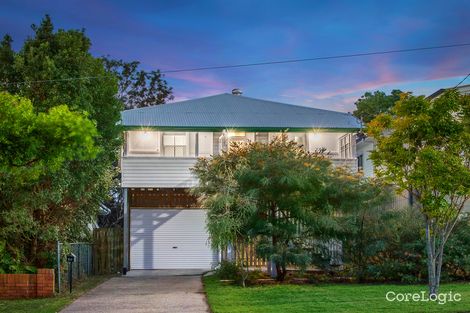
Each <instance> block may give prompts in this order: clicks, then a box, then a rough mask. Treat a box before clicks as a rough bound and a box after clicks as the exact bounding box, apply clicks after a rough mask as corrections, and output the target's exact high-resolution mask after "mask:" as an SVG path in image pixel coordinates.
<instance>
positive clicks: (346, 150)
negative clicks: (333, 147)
mask: <svg viewBox="0 0 470 313" xmlns="http://www.w3.org/2000/svg"><path fill="white" fill-rule="evenodd" d="M351 137H352V135H351V134H346V135H344V136H341V137H339V153H340V158H342V159H350V158H351V157H352V151H351Z"/></svg>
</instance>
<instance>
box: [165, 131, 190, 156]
mask: <svg viewBox="0 0 470 313" xmlns="http://www.w3.org/2000/svg"><path fill="white" fill-rule="evenodd" d="M186 150H187V140H186V134H185V133H163V155H164V156H166V157H184V156H186V155H187V151H186Z"/></svg>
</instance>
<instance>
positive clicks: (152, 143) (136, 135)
mask: <svg viewBox="0 0 470 313" xmlns="http://www.w3.org/2000/svg"><path fill="white" fill-rule="evenodd" d="M159 139H160V138H159V133H158V132H156V131H145V130H142V131H141V130H138V131H136V130H132V131H128V132H127V148H128V150H127V152H128V154H158V153H160V140H159Z"/></svg>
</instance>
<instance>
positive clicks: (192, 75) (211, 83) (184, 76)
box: [166, 72, 228, 91]
mask: <svg viewBox="0 0 470 313" xmlns="http://www.w3.org/2000/svg"><path fill="white" fill-rule="evenodd" d="M166 77H167V78H174V79H179V80H183V81H187V82H190V83H192V84H195V85H199V86H203V87H206V88H211V89H218V90H225V91H226V90H227V88H228V84H227V83H225V82H223V81H222V80H220V79H219V78H217V77H215V76H214V75H210V74H207V73H202V72H180V73H169V74H166Z"/></svg>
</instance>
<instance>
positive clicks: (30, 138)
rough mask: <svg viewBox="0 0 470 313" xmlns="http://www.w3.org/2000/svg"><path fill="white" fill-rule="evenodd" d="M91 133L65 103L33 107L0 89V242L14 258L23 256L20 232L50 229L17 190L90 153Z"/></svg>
mask: <svg viewBox="0 0 470 313" xmlns="http://www.w3.org/2000/svg"><path fill="white" fill-rule="evenodd" d="M97 134H98V133H97V130H96V127H95V125H94V123H93V122H92V121H90V120H89V119H88V118H87V117H86V115H85V114H82V113H77V112H71V111H70V110H69V109H68V107H67V106H66V105H59V106H56V107H53V108H51V109H50V110H49V111H48V112H40V113H36V112H35V111H34V107H33V105H32V103H31V101H29V100H28V99H25V98H22V97H19V96H13V95H10V94H8V93H5V92H1V93H0V186H1V188H0V199H1V205H0V246H3V247H5V245H6V246H7V252H8V251H9V252H10V253H12V254H14V259H16V260H18V259H22V257H23V253H22V251H23V250H24V249H25V247H24V246H23V244H24V240H23V238H24V237H25V236H42V235H44V234H47V233H50V232H51V231H54V230H53V229H51V227H52V228H53V227H54V225H53V224H51V225H41V223H40V219H39V218H35V217H37V214H38V211H39V212H40V211H41V209H40V208H39V210H38V208H36V207H34V206H30V205H27V204H26V203H27V202H28V201H30V200H31V199H29V198H23V197H22V196H24V194H23V191H24V190H28V187H29V186H31V185H33V184H36V183H37V182H38V181H39V180H40V179H41V178H42V177H44V175H45V174H46V173H48V172H52V173H53V172H55V171H57V170H58V169H60V168H61V166H63V164H64V163H65V162H67V161H70V160H76V159H78V160H86V159H92V158H94V157H96V154H97V153H98V152H99V148H98V147H96V146H95V137H96V136H97ZM20 195H21V196H20ZM41 232H42V234H41ZM2 270H3V271H7V270H8V269H0V272H1V271H2Z"/></svg>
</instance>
